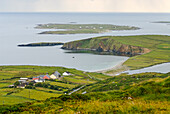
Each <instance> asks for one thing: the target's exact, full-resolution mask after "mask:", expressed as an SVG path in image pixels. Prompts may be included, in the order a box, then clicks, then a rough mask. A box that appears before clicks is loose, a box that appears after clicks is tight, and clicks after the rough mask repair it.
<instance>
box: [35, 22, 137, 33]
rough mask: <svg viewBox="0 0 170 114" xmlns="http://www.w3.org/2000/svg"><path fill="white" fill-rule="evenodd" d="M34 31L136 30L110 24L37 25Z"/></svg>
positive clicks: (86, 31) (100, 31)
mask: <svg viewBox="0 0 170 114" xmlns="http://www.w3.org/2000/svg"><path fill="white" fill-rule="evenodd" d="M35 28H36V29H63V30H57V31H45V32H41V33H39V34H94V33H105V32H109V31H115V30H137V29H140V28H138V27H134V26H118V25H112V24H39V25H37V26H36V27H35Z"/></svg>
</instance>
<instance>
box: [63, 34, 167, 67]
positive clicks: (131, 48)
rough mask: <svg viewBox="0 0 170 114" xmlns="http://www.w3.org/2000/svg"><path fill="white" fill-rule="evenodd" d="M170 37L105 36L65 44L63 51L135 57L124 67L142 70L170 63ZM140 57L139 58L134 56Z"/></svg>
mask: <svg viewBox="0 0 170 114" xmlns="http://www.w3.org/2000/svg"><path fill="white" fill-rule="evenodd" d="M169 45H170V36H161V35H140V36H104V37H97V38H90V39H85V40H79V41H73V42H69V43H65V44H64V45H63V47H62V48H63V49H70V50H78V51H79V50H85V51H87V50H91V51H95V52H100V54H114V55H123V56H124V55H125V56H133V57H131V58H129V59H128V60H127V61H126V62H125V63H124V65H126V66H127V67H129V68H130V69H140V68H144V67H149V66H152V65H155V64H160V63H165V62H170V49H169ZM134 55H138V56H134Z"/></svg>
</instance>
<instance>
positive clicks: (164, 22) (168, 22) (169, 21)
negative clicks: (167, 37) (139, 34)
mask: <svg viewBox="0 0 170 114" xmlns="http://www.w3.org/2000/svg"><path fill="white" fill-rule="evenodd" d="M153 23H170V21H155V22H153Z"/></svg>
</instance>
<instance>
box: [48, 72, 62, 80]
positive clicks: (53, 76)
mask: <svg viewBox="0 0 170 114" xmlns="http://www.w3.org/2000/svg"><path fill="white" fill-rule="evenodd" d="M60 77H61V74H60V73H59V72H58V71H55V72H54V73H53V74H52V75H51V76H50V78H51V79H58V78H60Z"/></svg>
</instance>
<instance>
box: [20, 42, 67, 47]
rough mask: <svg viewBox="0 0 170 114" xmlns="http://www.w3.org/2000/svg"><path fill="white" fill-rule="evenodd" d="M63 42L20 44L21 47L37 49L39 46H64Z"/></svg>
mask: <svg viewBox="0 0 170 114" xmlns="http://www.w3.org/2000/svg"><path fill="white" fill-rule="evenodd" d="M63 44H64V43H61V42H40V43H29V44H19V45H18V46H19V47H37V46H56V45H63Z"/></svg>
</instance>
